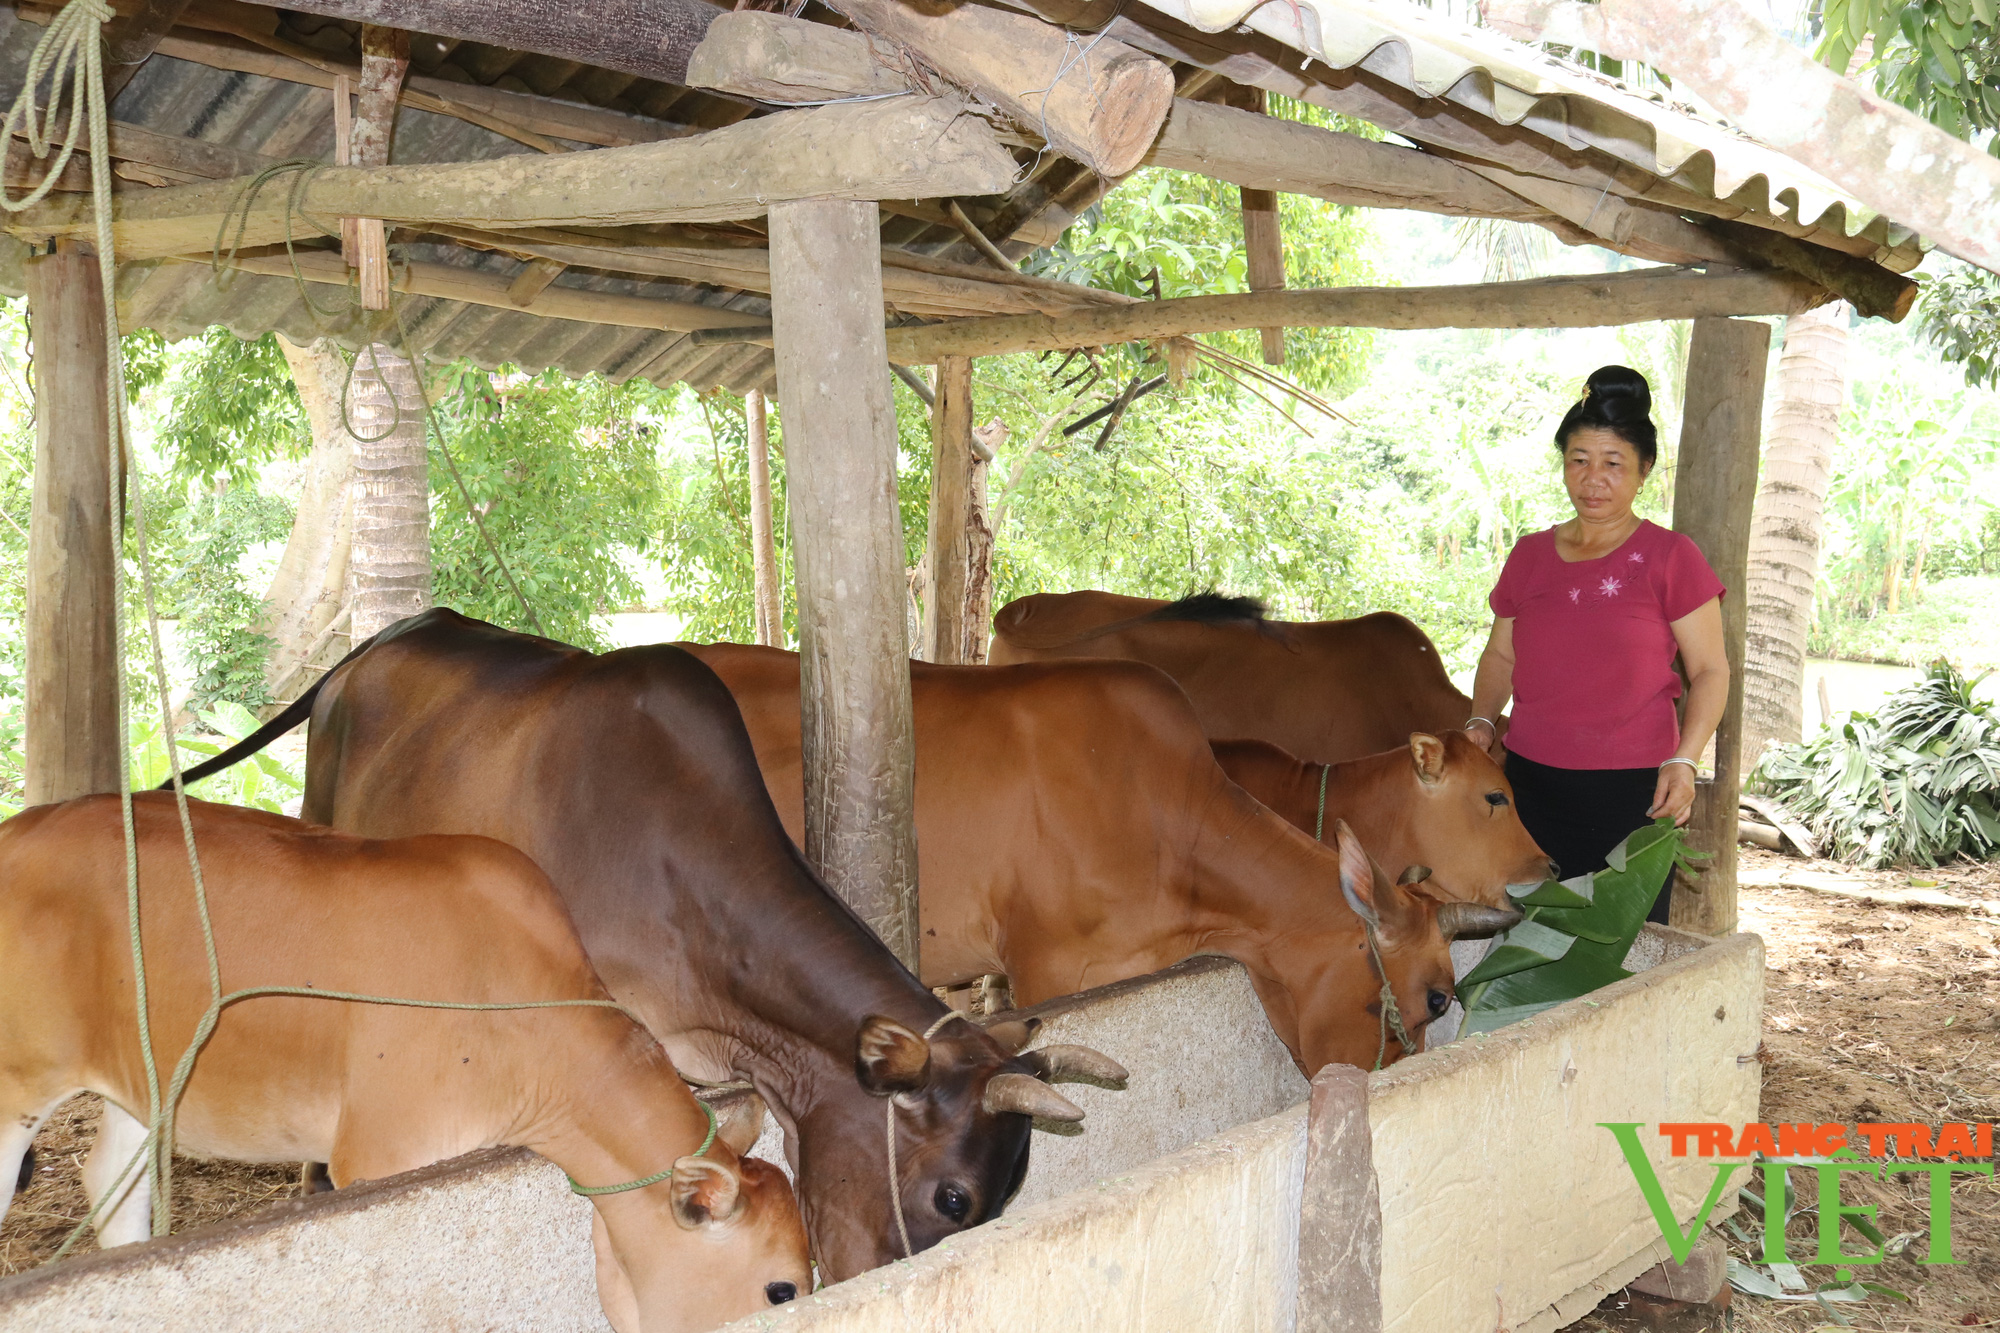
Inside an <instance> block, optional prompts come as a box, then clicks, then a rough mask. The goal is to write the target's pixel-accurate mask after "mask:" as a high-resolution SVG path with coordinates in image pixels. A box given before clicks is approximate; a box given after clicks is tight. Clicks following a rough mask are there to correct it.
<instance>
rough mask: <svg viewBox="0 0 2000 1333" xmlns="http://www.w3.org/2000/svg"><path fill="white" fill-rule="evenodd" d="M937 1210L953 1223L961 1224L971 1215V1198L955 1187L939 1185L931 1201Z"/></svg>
mask: <svg viewBox="0 0 2000 1333" xmlns="http://www.w3.org/2000/svg"><path fill="white" fill-rule="evenodd" d="M931 1202H932V1203H934V1204H936V1205H937V1210H938V1211H939V1212H940V1213H943V1214H944V1215H945V1216H946V1217H948V1218H950V1219H951V1220H952V1221H954V1222H963V1221H964V1220H965V1219H966V1218H967V1217H968V1216H970V1215H971V1213H972V1196H971V1195H969V1194H967V1193H966V1192H965V1191H964V1190H962V1189H960V1188H959V1187H958V1186H956V1185H940V1186H938V1187H937V1194H936V1196H935V1197H933V1198H932V1200H931Z"/></svg>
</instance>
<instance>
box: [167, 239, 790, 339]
mask: <svg viewBox="0 0 2000 1333" xmlns="http://www.w3.org/2000/svg"><path fill="white" fill-rule="evenodd" d="M181 262H183V263H191V264H202V265H206V264H207V263H208V262H209V261H208V260H207V258H206V257H203V258H200V259H194V258H189V259H184V260H182V261H181ZM295 262H296V264H297V265H298V276H300V277H303V278H304V279H305V280H306V281H307V282H312V283H323V284H326V285H330V286H337V287H345V286H347V285H348V284H349V283H350V282H351V281H352V280H353V275H352V273H351V272H350V271H349V269H348V267H347V265H346V264H344V263H342V262H341V259H340V256H339V255H338V254H336V253H334V252H333V251H330V250H301V251H299V252H298V253H297V254H296V255H293V256H289V257H288V256H286V255H283V254H274V255H238V256H237V258H236V261H235V264H234V267H236V268H239V269H242V270H243V271H244V272H246V273H259V274H263V275H265V276H266V277H273V278H285V279H288V280H289V279H290V278H292V276H293V273H292V266H293V264H294V263H295ZM390 276H391V281H392V283H393V285H394V287H395V290H397V291H399V292H408V293H409V294H411V295H412V296H429V297H435V298H436V299H438V300H441V301H463V302H465V303H466V304H467V305H483V306H492V307H493V308H494V309H496V310H515V311H525V312H526V313H528V314H530V315H540V316H542V317H543V318H544V319H574V320H579V321H581V322H583V323H586V324H613V325H618V326H621V327H624V328H631V329H664V330H667V331H669V332H679V333H687V332H691V331H693V330H695V329H724V328H730V329H734V328H741V329H750V330H757V329H763V328H768V327H770V320H769V319H768V318H767V317H765V316H761V315H746V314H744V313H742V312H741V311H737V310H721V309H718V308H716V307H715V306H707V305H698V304H695V303H692V302H687V301H654V300H648V299H647V298H645V297H643V296H621V295H618V294H616V293H613V292H586V291H578V290H577V289H576V288H573V287H555V286H550V287H547V288H545V289H543V290H542V291H541V292H540V293H539V294H537V295H536V296H535V297H534V299H533V300H531V301H529V302H528V304H527V305H525V306H522V305H517V304H516V303H515V301H514V298H513V296H512V295H511V292H512V290H513V286H514V283H513V280H512V279H509V278H506V277H503V276H501V275H500V274H498V273H480V272H477V271H475V270H472V269H464V268H459V267H458V266H456V265H454V264H421V263H419V264H398V265H397V266H396V267H395V268H393V269H392V270H391V271H390Z"/></svg>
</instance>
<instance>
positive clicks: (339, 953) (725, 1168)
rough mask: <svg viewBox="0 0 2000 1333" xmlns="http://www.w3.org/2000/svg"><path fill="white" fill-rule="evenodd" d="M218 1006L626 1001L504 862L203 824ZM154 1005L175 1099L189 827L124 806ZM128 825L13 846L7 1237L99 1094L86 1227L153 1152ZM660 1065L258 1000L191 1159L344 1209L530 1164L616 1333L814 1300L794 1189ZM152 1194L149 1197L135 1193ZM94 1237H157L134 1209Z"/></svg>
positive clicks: (589, 1042) (109, 821) (194, 978)
mask: <svg viewBox="0 0 2000 1333" xmlns="http://www.w3.org/2000/svg"><path fill="white" fill-rule="evenodd" d="M188 806H189V814H190V816H191V818H192V822H193V826H194V832H195V843H196V846H197V847H198V848H199V850H200V857H201V869H202V877H203V880H204V882H205V884H206V888H207V897H208V905H209V912H210V916H211V920H212V921H213V923H214V928H215V944H216V953H217V955H218V956H219V958H220V962H221V984H222V987H223V989H224V991H225V992H232V991H236V990H242V989H247V988H253V987H261V986H309V987H314V988H317V989H320V990H329V991H348V992H356V993H360V994H366V995H386V996H397V997H405V998H411V999H424V1000H445V1001H454V1002H461V1003H485V1004H491V1003H506V1002H510V1001H517V1000H566V999H593V1000H601V999H606V998H608V997H607V996H606V993H605V990H604V987H603V985H602V984H601V983H599V981H598V979H597V975H596V973H594V972H593V971H592V970H591V967H590V962H589V960H588V959H586V958H585V957H584V953H583V947H582V945H581V944H580V943H578V941H577V938H576V932H575V931H574V930H572V929H571V927H570V923H569V918H568V916H567V915H566V914H565V913H564V911H563V906H562V901H561V899H559V898H558V897H557V896H556V894H555V892H554V890H553V889H551V888H550V886H549V882H548V880H547V878H546V877H544V876H543V874H542V873H541V872H540V871H539V870H537V869H536V868H535V867H534V865H533V864H532V863H530V862H529V860H528V858H527V857H525V856H522V855H521V854H520V853H519V852H517V851H515V850H513V849H512V848H510V847H506V846H504V845H502V844H500V843H497V842H493V841H490V840H488V839H485V838H436V837H433V838H410V839H405V840H401V841H395V842H374V841H368V840H364V839H361V838H352V837H346V836H343V835H341V834H337V833H334V832H332V831H331V830H328V829H323V828H314V827H312V826H311V825H308V824H304V823H301V822H300V821H298V820H295V819H287V818H285V817H284V816H282V815H272V814H266V813H264V812H262V811H257V810H245V809H241V808H238V807H235V806H227V805H210V804H208V803H207V802H205V801H190V802H189V803H188ZM133 815H134V822H135V826H136V828H137V833H138V840H139V868H140V885H141V895H142V896H141V902H142V904H143V911H142V913H141V916H142V919H143V921H144V942H145V959H146V976H145V981H146V987H147V1001H148V1006H147V1007H148V1011H149V1013H150V1015H151V1026H152V1034H153V1042H154V1048H155V1050H156V1051H158V1052H159V1056H158V1058H159V1062H160V1067H161V1072H162V1075H163V1079H162V1081H163V1082H164V1075H165V1072H166V1070H168V1069H169V1068H171V1067H172V1066H173V1064H174V1062H175V1061H176V1060H177V1059H178V1058H179V1057H180V1053H181V1051H182V1050H183V1049H184V1048H185V1047H186V1045H187V1043H188V1042H189V1041H190V1040H191V1039H192V1037H193V1035H194V1032H195V1027H196V1023H197V1020H198V1019H199V1018H200V1017H201V1015H202V1012H203V1010H204V1009H205V1008H206V1007H207V1005H208V1003H209V973H208V963H207V956H206V953H205V951H204V947H203V941H202V934H201V928H200V921H199V917H198V915H197V911H196V906H195V897H194V887H193V877H192V876H191V875H190V874H189V872H188V856H187V851H186V849H185V847H184V845H183V843H182V833H181V822H180V817H179V815H178V813H177V812H176V811H175V809H174V799H173V798H172V797H171V796H166V795H163V794H158V793H148V794H146V795H142V796H138V797H135V798H134V800H133ZM125 884H126V877H125V838H124V826H123V815H122V812H121V811H120V809H119V801H118V798H117V797H115V796H87V797H84V798H82V799H80V800H75V801H70V802H67V803H65V804H62V805H44V806H38V807H36V808H34V809H32V810H28V811H26V812H24V813H22V814H20V815H18V816H16V817H15V818H13V819H10V820H8V821H7V822H6V823H5V824H4V825H0V1191H5V1193H0V1214H4V1212H5V1207H6V1203H7V1202H8V1200H9V1199H10V1198H11V1194H12V1189H13V1185H14V1180H15V1171H16V1169H17V1167H18V1166H19V1164H20V1162H21V1159H22V1156H23V1154H24V1153H25V1152H26V1151H27V1148H28V1145H29V1144H30V1143H31V1142H33V1140H34V1135H35V1127H36V1126H37V1125H38V1124H39V1123H40V1121H41V1120H42V1118H43V1117H45V1116H46V1115H47V1114H48V1113H49V1112H50V1111H52V1110H54V1109H55V1107H56V1106H57V1105H58V1104H59V1103H61V1102H62V1101H64V1100H65V1099H67V1098H68V1097H70V1096H72V1095H74V1094H75V1093H77V1092H80V1091H90V1092H95V1093H97V1094H99V1095H100V1096H102V1097H104V1098H105V1099H106V1106H105V1127H104V1129H103V1130H102V1131H101V1132H100V1134H99V1136H98V1141H97V1145H96V1147H95V1148H94V1149H93V1150H92V1152H91V1156H90V1161H89V1163H88V1164H87V1165H86V1167H85V1170H84V1175H85V1179H86V1183H87V1185H88V1187H89V1189H90V1191H91V1194H92V1197H93V1199H97V1198H101V1197H103V1196H104V1195H105V1194H107V1193H108V1192H109V1191H111V1190H112V1189H114V1188H116V1187H117V1179H116V1178H117V1176H118V1175H119V1173H120V1171H121V1170H122V1168H123V1167H124V1165H125V1163H126V1162H127V1160H129V1158H130V1156H131V1154H132V1153H133V1152H135V1151H136V1150H137V1149H138V1147H139V1146H140V1145H141V1144H142V1143H143V1142H144V1141H145V1138H146V1130H145V1127H144V1126H143V1125H142V1124H140V1119H139V1118H140V1117H142V1116H144V1115H146V1114H148V1093H147V1085H146V1079H145V1076H144V1073H143V1070H142V1067H141V1063H140V1053H139V1033H138V1017H137V1012H136V1009H135V1006H134V1004H133V994H134V977H133V967H132V948H131V943H130V937H129V935H128V927H127V916H126V913H127V907H126V896H125V895H126V888H125ZM707 1128H708V1120H707V1116H706V1115H705V1114H704V1113H703V1111H702V1110H701V1108H700V1107H699V1105H698V1104H697V1103H696V1102H695V1099H694V1098H693V1097H692V1096H690V1095H689V1093H688V1090H687V1086H686V1085H685V1084H684V1083H682V1082H681V1080H680V1078H679V1076H678V1075H677V1074H676V1073H675V1072H674V1067H673V1066H672V1065H671V1064H669V1063H668V1062H667V1057H666V1053H665V1052H664V1051H662V1050H661V1049H660V1045H659V1043H658V1042H656V1041H654V1040H653V1039H652V1038H651V1037H649V1036H648V1035H647V1034H646V1032H645V1030H644V1029H642V1028H641V1027H639V1025H638V1024H637V1023H635V1022H633V1021H632V1019H631V1018H630V1017H628V1016H627V1015H625V1014H623V1013H621V1012H619V1011H618V1010H616V1009H608V1008H555V1009H539V1010H535V1009H530V1010H512V1011H501V1012H485V1013H475V1012H466V1011H454V1010H442V1009H419V1008H404V1007H392V1006H387V1005H378V1004H363V1003H352V1002H346V1001H340V1000H321V999H305V998H292V997H286V996H274V997H253V998H249V999H245V1000H240V1001H238V1002H237V1003H235V1004H233V1005H232V1006H230V1007H229V1008H227V1009H225V1010H224V1011H223V1013H222V1017H221V1021H220V1022H219V1023H218V1024H217V1026H216V1028H215V1033H214V1035H213V1036H212V1037H211V1038H210V1039H209V1042H208V1044H207V1045H206V1046H205V1047H204V1048H203V1049H202V1052H201V1056H200V1058H199V1060H198V1061H197V1062H196V1064H195V1066H194V1076H193V1078H192V1079H191V1080H190V1081H189V1083H188V1085H187V1093H186V1096H185V1097H184V1098H183V1100H182V1102H181V1105H180V1115H179V1121H178V1125H177V1133H176V1141H175V1146H176V1147H177V1148H178V1149H179V1150H180V1151H181V1152H185V1153H189V1154H192V1155H195V1156H214V1157H229V1158H235V1159H237V1160H239V1161H249V1162H284V1161H290V1162H295V1161H298V1160H299V1159H300V1158H301V1157H302V1156H306V1157H315V1158H317V1159H319V1160H323V1161H326V1162H328V1163H329V1164H330V1165H331V1168H332V1173H333V1177H334V1179H335V1180H336V1181H337V1182H340V1183H343V1184H344V1183H346V1182H347V1181H350V1180H354V1179H359V1178H363V1177H367V1178H379V1177H382V1176H388V1175H393V1174H395V1173H396V1172H399V1171H408V1170H411V1169H412V1168H415V1167H419V1166H423V1165H426V1164H428V1163H430V1162H436V1161H440V1160H442V1159H444V1158H447V1157H453V1156H456V1155H458V1154H459V1153H463V1152H468V1151H470V1150H472V1149H474V1148H481V1147H488V1146H492V1145H495V1144H503V1143H505V1144H518V1145H521V1146H523V1147H528V1148H532V1149H534V1150H535V1151H536V1152H538V1153H540V1154H541V1155H542V1156H544V1157H547V1158H548V1159H549V1160H550V1161H552V1162H554V1163H555V1164H556V1165H557V1166H560V1167H561V1168H562V1169H563V1170H564V1171H566V1172H568V1173H569V1175H570V1177H571V1178H572V1179H574V1180H578V1181H581V1182H583V1183H584V1184H586V1185H593V1186H595V1185H614V1184H622V1183H625V1182H627V1181H633V1180H639V1179H643V1178H645V1177H648V1176H652V1175H654V1174H655V1173H656V1172H659V1171H660V1170H662V1169H663V1168H665V1167H669V1166H671V1167H672V1170H673V1174H672V1175H671V1177H669V1178H668V1179H666V1180H664V1181H661V1182H659V1183H658V1184H655V1185H648V1186H645V1187H642V1188H639V1189H634V1190H629V1191H626V1192H623V1193H617V1194H606V1195H600V1196H597V1197H594V1198H593V1199H592V1200H591V1202H592V1203H593V1204H594V1205H595V1206H596V1211H595V1215H594V1221H593V1235H594V1239H595V1241H596V1247H597V1273H598V1291H599V1294H600V1295H601V1297H602V1298H603V1302H604V1308H605V1313H606V1314H607V1315H608V1316H609V1317H610V1319H611V1322H612V1324H613V1326H614V1327H615V1328H617V1329H618V1330H619V1333H636V1331H637V1330H642V1329H643V1330H645V1331H646V1333H655V1330H669V1329H687V1330H694V1329H704V1328H712V1327H714V1326H716V1325H718V1324H722V1323H726V1322H728V1321H730V1320H732V1319H736V1318H739V1317H741V1316H743V1315H747V1314H751V1313H754V1312H755V1311H757V1310H761V1309H765V1308H767V1307H768V1306H770V1305H772V1304H776V1303H779V1302H782V1301H787V1300H790V1299H791V1298H792V1297H793V1296H794V1295H796V1294H798V1293H799V1292H802V1291H804V1290H806V1289H807V1284H808V1282H809V1281H810V1278H811V1271H810V1269H809V1267H808V1260H807V1251H806V1238H805V1232H804V1229H803V1228H802V1227H801V1226H800V1225H799V1217H798V1208H797V1205H796V1203H795V1202H794V1201H793V1197H792V1190H791V1187H790V1186H789V1185H788V1184H787V1183H786V1182H785V1178H784V1175H783V1174H782V1173H781V1172H780V1171H779V1170H778V1169H777V1168H776V1167H774V1166H772V1165H770V1164H769V1163H768V1162H761V1161H759V1160H757V1159H756V1158H754V1157H742V1158H739V1156H738V1154H739V1152H740V1151H741V1150H742V1149H743V1148H744V1147H745V1146H747V1145H746V1144H745V1143H743V1142H737V1143H730V1142H727V1141H724V1140H722V1139H720V1138H718V1140H717V1142H716V1143H714V1144H713V1145H711V1146H710V1147H709V1148H708V1150H707V1151H706V1152H705V1153H701V1154H700V1155H694V1154H696V1152H697V1149H699V1148H700V1146H701V1144H702V1140H703V1137H704V1136H705V1134H706V1132H707ZM129 1179H132V1180H140V1181H142V1182H143V1172H142V1171H137V1170H135V1171H134V1173H133V1175H132V1176H131V1177H130V1178H129ZM114 1203H115V1207H114V1208H113V1209H112V1211H111V1212H110V1214H109V1216H107V1217H105V1218H104V1219H103V1220H102V1221H100V1222H99V1224H98V1225H99V1233H100V1235H101V1236H102V1237H103V1239H104V1241H105V1243H106V1244H116V1243H121V1242H123V1241H127V1240H137V1239H140V1238H141V1237H143V1236H144V1235H146V1234H147V1232H148V1230H149V1225H148V1213H149V1203H150V1198H149V1196H148V1193H147V1190H146V1187H145V1185H144V1184H143V1183H140V1184H137V1185H134V1186H131V1187H130V1191H129V1192H127V1193H125V1194H124V1195H123V1197H122V1198H120V1199H117V1200H115V1201H114Z"/></svg>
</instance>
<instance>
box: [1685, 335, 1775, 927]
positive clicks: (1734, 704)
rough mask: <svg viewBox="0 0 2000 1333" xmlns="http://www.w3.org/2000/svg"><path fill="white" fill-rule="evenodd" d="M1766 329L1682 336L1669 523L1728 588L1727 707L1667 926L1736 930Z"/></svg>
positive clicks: (1690, 828)
mask: <svg viewBox="0 0 2000 1333" xmlns="http://www.w3.org/2000/svg"><path fill="white" fill-rule="evenodd" d="M1770 345H1771V330H1770V328H1769V327H1768V326H1766V325H1763V324H1756V323H1752V322H1751V321H1749V320H1742V319H1698V320H1696V321H1695V323H1694V335H1693V337H1692V338H1691V339H1690V340H1689V343H1688V365H1687V389H1686V397H1685V400H1684V401H1685V409H1684V411H1683V413H1682V416H1681V442H1680V454H1679V457H1678V459H1677V460H1676V463H1675V468H1674V528H1675V530H1676V531H1678V532H1684V533H1686V534H1687V535H1688V536H1689V537H1692V538H1693V539H1694V544H1695V545H1696V546H1698V547H1700V548H1701V553H1702V555H1703V556H1705V557H1706V558H1707V560H1708V563H1709V566H1710V568H1712V569H1714V570H1715V573H1716V576H1717V577H1718V578H1720V579H1721V580H1722V583H1723V586H1724V587H1725V588H1727V589H1728V593H1727V595H1726V596H1724V597H1723V599H1722V634H1723V641H1724V644H1725V646H1726V647H1727V649H1728V653H1729V706H1728V708H1727V709H1726V710H1725V711H1724V712H1723V714H1722V725H1721V726H1720V727H1719V728H1717V729H1716V733H1715V780H1714V783H1713V784H1712V785H1710V784H1702V786H1701V787H1700V788H1698V789H1697V793H1696V799H1695V806H1694V814H1693V817H1692V818H1690V819H1689V820H1688V842H1689V843H1690V844H1691V845H1692V846H1693V847H1694V849H1695V850H1696V851H1702V852H1708V853H1710V854H1711V855H1712V857H1713V859H1712V860H1709V861H1707V862H1705V863H1704V869H1703V870H1702V871H1701V873H1700V874H1699V875H1697V876H1695V877H1694V883H1692V884H1690V883H1689V882H1688V881H1687V880H1686V879H1685V878H1684V879H1683V880H1682V882H1681V884H1680V885H1679V886H1678V891H1677V892H1676V893H1675V894H1674V901H1673V908H1672V919H1673V924H1674V925H1676V926H1679V927H1681V928H1682V929H1684V930H1694V931H1699V932H1701V933H1703V934H1706V935H1726V934H1728V933H1729V932H1730V931H1733V930H1735V929H1736V795H1737V792H1738V791H1739V790H1740V789H1741V787H1742V774H1741V771H1740V770H1741V767H1742V749H1743V746H1742V738H1743V640H1744V635H1745V631H1746V626H1747V623H1748V603H1747V601H1746V600H1745V597H1744V591H1745V585H1746V584H1747V582H1748V580H1749V570H1750V517H1751V510H1752V508H1753V506H1754V504H1755V502H1756V498H1757V459H1758V454H1759V437H1760V434H1761V430H1762V426H1763V418H1764V368H1765V363H1766V360H1767V357H1768V354H1769V350H1770Z"/></svg>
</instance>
